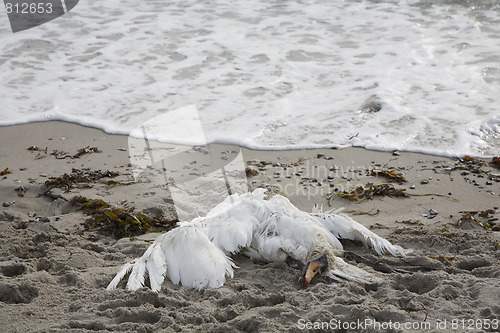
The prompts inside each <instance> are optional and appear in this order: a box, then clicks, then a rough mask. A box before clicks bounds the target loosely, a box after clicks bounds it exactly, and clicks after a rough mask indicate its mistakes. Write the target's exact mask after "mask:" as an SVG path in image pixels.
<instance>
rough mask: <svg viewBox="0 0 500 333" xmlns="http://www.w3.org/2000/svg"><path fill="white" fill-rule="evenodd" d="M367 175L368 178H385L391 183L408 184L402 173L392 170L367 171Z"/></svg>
mask: <svg viewBox="0 0 500 333" xmlns="http://www.w3.org/2000/svg"><path fill="white" fill-rule="evenodd" d="M366 174H367V175H368V176H375V177H384V178H386V179H387V180H389V181H393V182H400V183H401V182H404V183H407V182H408V180H407V179H406V178H405V176H403V174H402V173H399V172H396V171H392V170H381V169H373V170H367V171H366Z"/></svg>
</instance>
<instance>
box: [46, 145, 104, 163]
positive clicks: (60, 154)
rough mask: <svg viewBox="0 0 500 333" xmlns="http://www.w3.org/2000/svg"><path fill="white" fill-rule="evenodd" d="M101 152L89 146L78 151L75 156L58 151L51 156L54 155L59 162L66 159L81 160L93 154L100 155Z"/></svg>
mask: <svg viewBox="0 0 500 333" xmlns="http://www.w3.org/2000/svg"><path fill="white" fill-rule="evenodd" d="M100 152H101V151H100V150H99V148H97V147H90V146H87V147H85V148H80V149H78V152H77V153H76V154H74V155H70V154H69V153H66V152H63V151H58V150H54V151H53V152H52V153H51V154H50V155H53V156H54V157H55V158H57V159H58V160H63V159H65V158H71V159H75V158H79V157H80V156H82V155H86V154H92V153H100Z"/></svg>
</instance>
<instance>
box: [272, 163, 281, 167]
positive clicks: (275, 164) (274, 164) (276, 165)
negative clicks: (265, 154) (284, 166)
mask: <svg viewBox="0 0 500 333" xmlns="http://www.w3.org/2000/svg"><path fill="white" fill-rule="evenodd" d="M280 166H281V164H279V163H273V167H280Z"/></svg>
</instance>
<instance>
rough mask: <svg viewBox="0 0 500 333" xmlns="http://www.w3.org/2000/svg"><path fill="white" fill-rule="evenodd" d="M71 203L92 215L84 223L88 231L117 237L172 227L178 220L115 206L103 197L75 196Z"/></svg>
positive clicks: (86, 213)
mask: <svg viewBox="0 0 500 333" xmlns="http://www.w3.org/2000/svg"><path fill="white" fill-rule="evenodd" d="M70 204H71V205H74V206H78V210H79V211H81V212H83V213H84V214H85V215H88V216H90V218H89V219H87V220H86V221H85V223H84V225H83V226H84V229H85V230H86V231H92V232H98V233H100V234H102V235H107V236H112V237H114V238H115V239H119V238H122V237H133V236H138V235H142V234H144V233H146V232H155V231H165V230H168V229H171V228H172V227H173V225H174V224H175V222H177V220H167V219H165V218H164V217H163V215H162V214H158V215H156V216H153V217H152V216H149V215H147V214H143V213H140V212H136V211H135V208H134V207H132V208H122V207H113V206H111V205H110V204H109V203H107V202H105V201H104V200H102V199H88V198H86V197H81V196H79V197H75V198H73V199H72V200H71V201H70Z"/></svg>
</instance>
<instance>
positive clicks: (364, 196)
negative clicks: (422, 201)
mask: <svg viewBox="0 0 500 333" xmlns="http://www.w3.org/2000/svg"><path fill="white" fill-rule="evenodd" d="M336 196H339V197H341V198H345V199H348V200H350V201H353V202H362V201H365V200H371V199H373V197H375V196H389V197H404V198H409V197H410V195H409V194H408V193H406V189H404V188H401V189H397V188H395V187H394V185H392V184H379V185H369V186H357V187H355V188H353V189H350V190H347V191H340V192H336V193H333V194H332V195H330V196H329V197H328V198H327V199H328V201H330V200H331V199H333V198H334V197H336Z"/></svg>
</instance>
